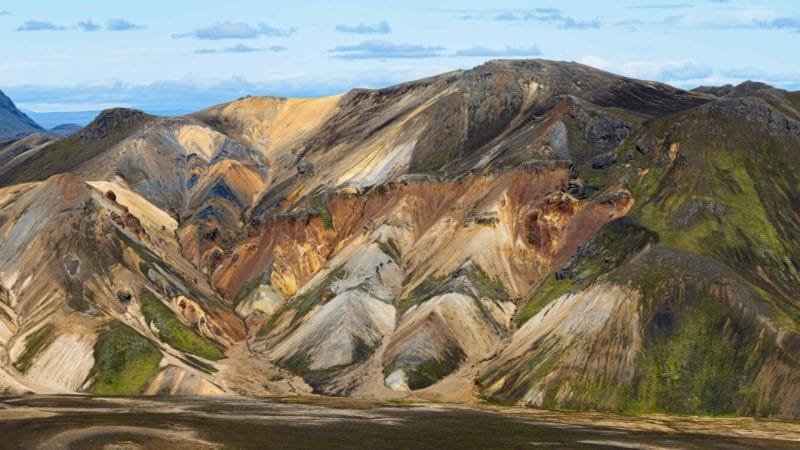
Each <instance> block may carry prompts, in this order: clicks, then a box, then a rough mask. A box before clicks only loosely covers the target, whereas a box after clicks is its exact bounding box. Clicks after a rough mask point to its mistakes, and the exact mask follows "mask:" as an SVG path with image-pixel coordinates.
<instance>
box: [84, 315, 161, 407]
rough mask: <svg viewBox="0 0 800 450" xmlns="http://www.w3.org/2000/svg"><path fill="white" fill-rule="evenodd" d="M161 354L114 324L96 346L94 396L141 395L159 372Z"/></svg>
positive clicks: (132, 333)
mask: <svg viewBox="0 0 800 450" xmlns="http://www.w3.org/2000/svg"><path fill="white" fill-rule="evenodd" d="M161 358H162V355H161V352H160V351H159V350H158V349H157V348H156V347H155V345H153V344H152V343H151V342H150V341H148V340H147V339H146V338H144V337H143V336H141V335H140V334H138V333H137V332H136V331H134V330H133V329H131V328H130V327H128V326H127V325H123V324H122V323H119V322H115V323H114V324H113V325H112V326H111V329H110V330H109V331H108V332H106V333H105V334H103V335H102V336H101V337H100V340H98V342H97V344H95V347H94V361H95V362H94V367H93V368H92V371H91V375H90V376H91V377H92V378H93V379H94V383H93V384H92V387H91V388H90V392H91V393H92V394H94V395H139V394H141V393H142V391H144V388H145V387H146V386H147V382H148V381H149V380H150V378H152V377H153V375H155V374H156V372H157V371H158V365H159V363H160V362H161Z"/></svg>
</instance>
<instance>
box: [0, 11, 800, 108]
mask: <svg viewBox="0 0 800 450" xmlns="http://www.w3.org/2000/svg"><path fill="white" fill-rule="evenodd" d="M799 56H800V1H797V0H644V1H634V0H617V1H615V0H607V1H589V0H575V1H567V0H559V1H555V0H550V1H510V0H491V1H487V0H482V1H475V0H458V1H434V0H426V1H421V0H403V1H400V2H393V1H383V2H376V1H374V0H373V1H362V0H336V1H307V0H304V1H286V0H282V1H263V0H262V1H255V0H226V1H220V0H212V1H209V0H193V1H182V0H179V1H172V0H170V1H167V0H158V1H156V0H138V1H136V2H117V1H108V0H103V1H80V0H73V1H69V2H65V1H63V0H39V1H37V0H0V90H3V91H4V92H6V94H8V95H9V96H10V97H11V98H12V99H13V100H14V101H15V102H16V103H17V104H18V105H19V106H21V107H23V108H26V109H28V110H33V111H40V112H52V111H85V110H99V109H103V108H107V107H112V106H126V107H136V108H142V109H145V110H148V111H153V112H156V111H163V110H185V111H189V110H198V109H202V108H204V107H207V106H210V105H213V104H216V103H221V102H224V101H229V100H232V99H235V98H238V97H240V96H244V95H278V96H289V97H316V96H323V95H332V94H336V93H340V92H345V91H348V90H350V89H352V88H356V87H368V88H377V87H384V86H389V85H392V84H396V83H399V82H403V81H409V80H413V79H417V78H421V77H425V76H429V75H435V74H438V73H442V72H447V71H450V70H455V69H468V68H471V67H474V66H476V65H479V64H481V63H483V62H485V61H487V60H490V59H496V58H545V59H553V60H565V61H577V62H581V63H585V64H589V65H591V66H594V67H598V68H601V69H605V70H608V71H611V72H615V73H619V74H623V75H627V76H631V77H637V78H644V79H651V80H656V81H662V82H666V83H670V84H672V85H675V86H678V87H683V88H690V87H695V86H698V85H720V84H725V83H738V82H741V81H744V80H747V79H753V80H759V81H764V82H767V83H770V84H772V85H775V86H778V87H782V88H786V89H792V90H798V89H800V57H799Z"/></svg>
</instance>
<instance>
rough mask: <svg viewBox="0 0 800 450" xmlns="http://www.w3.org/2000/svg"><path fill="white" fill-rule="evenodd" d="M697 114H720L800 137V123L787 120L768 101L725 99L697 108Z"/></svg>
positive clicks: (758, 99)
mask: <svg viewBox="0 0 800 450" xmlns="http://www.w3.org/2000/svg"><path fill="white" fill-rule="evenodd" d="M696 114H718V115H720V116H721V117H723V118H728V119H739V120H745V121H747V122H750V123H756V124H759V125H762V126H766V127H768V128H769V130H770V131H772V132H777V131H780V132H788V133H790V134H793V135H795V136H800V123H797V122H795V121H794V120H791V119H789V118H787V117H786V116H785V115H783V114H782V113H781V112H779V111H778V110H776V109H775V108H773V107H772V106H771V105H770V104H769V103H767V102H766V101H764V100H762V99H760V98H757V97H741V98H724V99H720V100H716V101H713V102H710V103H706V104H705V105H702V106H701V107H699V108H697V110H696Z"/></svg>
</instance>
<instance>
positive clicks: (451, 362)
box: [390, 345, 466, 390]
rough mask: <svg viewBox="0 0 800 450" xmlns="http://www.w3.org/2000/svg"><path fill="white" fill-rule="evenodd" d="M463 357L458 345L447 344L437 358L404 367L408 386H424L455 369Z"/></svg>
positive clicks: (413, 387)
mask: <svg viewBox="0 0 800 450" xmlns="http://www.w3.org/2000/svg"><path fill="white" fill-rule="evenodd" d="M464 359H466V355H465V354H464V351H463V350H461V348H460V347H458V346H456V345H448V346H447V347H446V348H445V349H444V351H443V352H442V354H441V355H440V356H439V357H438V358H431V359H429V360H427V361H425V362H424V363H422V364H420V365H418V366H416V367H413V368H409V369H406V376H408V387H409V388H411V389H412V390H416V389H423V388H426V387H428V386H430V385H432V384H434V383H436V382H437V381H439V380H441V379H442V378H444V377H445V376H447V375H449V374H451V373H453V372H454V371H455V370H457V369H458V366H460V365H461V363H462V362H463V361H464ZM391 372H392V371H390V373H391Z"/></svg>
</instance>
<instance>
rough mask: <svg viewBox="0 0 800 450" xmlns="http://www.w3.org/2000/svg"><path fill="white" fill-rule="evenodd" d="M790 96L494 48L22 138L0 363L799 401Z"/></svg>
mask: <svg viewBox="0 0 800 450" xmlns="http://www.w3.org/2000/svg"><path fill="white" fill-rule="evenodd" d="M723 92H724V94H723V95H714V93H717V94H722V93H723ZM797 101H798V97H797V93H791V92H787V91H782V90H779V89H774V88H771V87H768V86H763V85H758V84H754V83H745V84H742V85H740V86H737V87H730V88H727V87H723V88H721V89H709V88H703V89H700V91H699V92H690V91H683V90H680V89H676V88H673V87H671V86H667V85H663V84H660V83H654V82H648V81H641V80H633V79H630V78H626V77H620V76H616V75H613V74H609V73H607V72H603V71H599V70H597V69H592V68H589V67H588V66H583V65H580V64H577V63H559V62H552V61H542V60H523V61H520V60H498V61H492V62H489V63H487V64H484V65H481V66H478V67H476V68H474V69H472V70H469V71H456V72H450V73H447V74H443V75H440V76H435V77H429V78H425V79H423V80H417V81H414V82H408V83H403V84H401V85H398V86H393V87H389V88H386V89H378V90H362V89H359V90H353V91H351V92H349V93H347V94H344V95H341V96H333V97H326V98H319V99H289V98H283V97H251V98H243V99H240V100H237V101H233V102H229V103H225V104H221V105H217V106H213V107H210V108H208V109H206V110H203V111H200V112H197V113H193V114H190V115H187V116H183V117H170V118H165V117H155V116H149V115H146V114H144V113H142V112H139V111H135V110H127V109H116V110H109V111H105V112H104V113H102V114H101V115H100V116H99V117H98V119H96V120H95V121H94V122H93V123H92V124H90V125H89V126H87V127H86V128H85V129H84V130H82V131H81V132H79V133H77V134H75V135H72V136H70V137H67V138H61V139H56V138H44V137H38V138H37V137H34V136H31V137H29V138H26V139H27V140H21V141H18V142H16V143H15V144H14V146H13V147H11V146H8V145H6V146H3V147H0V186H4V187H2V188H0V233H2V235H3V236H5V237H6V238H5V240H4V241H3V243H2V244H0V286H2V290H0V306H2V308H3V309H2V310H3V311H4V312H5V315H3V314H0V344H3V345H2V347H3V348H4V349H6V354H5V355H2V357H0V361H3V362H4V363H3V364H5V365H3V364H0V366H2V370H3V373H4V374H5V375H3V377H0V382H2V383H3V385H4V386H6V388H7V389H11V390H13V389H17V388H15V387H14V386H18V384H20V383H21V384H23V385H24V384H25V383H30V384H29V386H30V387H29V388H28V389H32V390H39V389H38V388H37V386H39V384H41V382H42V380H47V379H48V373H50V372H51V371H52V369H53V368H54V367H60V366H59V365H60V364H63V362H59V360H58V359H57V358H56V359H54V357H53V356H52V355H51V353H53V352H54V351H55V350H48V349H56V348H60V349H69V351H70V352H72V353H70V354H73V355H75V360H76V361H83V362H82V363H81V364H82V365H81V366H80V368H75V369H74V370H72V369H70V370H67V372H68V373H72V374H73V375H72V376H71V378H70V379H69V380H65V381H63V382H59V383H53V382H52V381H51V382H50V386H51V389H54V390H55V391H58V392H96V393H97V392H105V393H115V392H117V389H121V386H119V385H115V384H114V383H113V382H112V381H113V379H114V376H115V375H114V372H113V370H112V368H113V367H116V366H115V365H114V364H118V363H119V362H120V361H121V362H129V363H130V364H131V366H130V367H128V369H126V371H127V373H131V374H134V375H135V376H136V377H137V378H136V379H137V380H139V381H137V383H136V384H134V386H135V387H136V389H135V391H136V392H134V393H148V394H152V393H173V394H176V393H178V394H188V395H192V394H204V393H211V392H217V393H229V394H230V393H238V394H246V395H292V394H306V393H311V392H314V393H317V394H326V395H345V396H354V397H369V398H386V399H390V398H412V399H423V400H434V401H462V402H474V401H480V400H481V399H484V400H490V401H499V402H509V403H516V404H522V405H529V406H534V407H545V408H556V409H559V408H568V409H600V410H609V411H616V412H623V413H629V414H640V413H653V412H668V413H680V414H711V415H719V414H739V415H767V416H776V417H789V418H796V417H800V409H798V408H797V406H796V405H797V404H798V400H800V394H798V392H797V391H796V388H795V384H794V383H793V382H792V381H791V380H793V379H795V377H796V376H797V375H798V374H799V373H800V347H798V343H800V310H798V308H799V307H800V304H798V299H797V298H796V296H794V295H793V292H797V289H798V288H800V261H798V259H797V255H799V254H800V248H798V246H797V242H800V235H798V231H797V230H798V229H800V227H798V226H797V225H798V222H800V218H799V217H797V215H796V214H795V213H793V211H795V210H796V209H797V208H800V203H798V201H799V200H798V197H797V195H796V194H795V193H796V192H797V188H798V186H800V181H798V176H797V174H796V170H793V168H796V167H798V166H799V165H800V160H798V152H797V151H796V150H797V148H798V147H800V132H798V130H800V128H798V116H797V114H796V106H795V105H796V104H797ZM64 171H67V172H70V173H71V175H59V174H60V173H61V172H64ZM43 179H46V181H43ZM51 190H55V192H50V191H51ZM45 191H47V192H49V193H48V194H46V195H45V194H39V192H45ZM37 196H45V197H47V198H51V199H52V201H53V202H55V203H57V204H58V205H59V206H56V205H55V204H49V203H41V202H38V203H37V200H36V197H37ZM76 202H77V203H76ZM71 204H74V206H73V207H72V208H71V209H70V208H66V209H64V210H63V211H61V212H59V214H63V216H56V217H49V215H48V214H50V215H52V214H53V211H55V210H59V208H61V205H63V206H64V207H66V206H67V205H71ZM78 204H80V205H78ZM78 206H80V207H78ZM59 211H60V210H59ZM70 211H72V212H70ZM79 211H80V214H78V212H79ZM60 223H64V224H71V225H64V226H63V227H61V228H60V226H61V225H58V224H60ZM42 230H49V231H47V233H48V234H49V236H52V237H54V239H51V241H47V240H43V239H39V238H38V237H37V236H39V235H40V234H42V233H43V231H42ZM59 236H64V237H63V238H60V237H59ZM55 237H59V238H58V239H55ZM54 242H63V244H55V243H54ZM51 253H52V254H51ZM4 255H5V256H4ZM20 261H23V262H28V261H30V263H29V264H27V263H26V264H22V263H21V262H20ZM34 266H38V267H39V268H40V270H41V271H42V273H43V274H44V275H42V276H39V277H34V276H33V275H34V274H33V273H32V272H31V270H32V269H31V267H34ZM48 290H49V291H52V292H53V293H52V294H50V295H49V296H47V298H46V300H42V299H41V296H40V295H39V293H40V292H46V291H48ZM37 302H38V303H37ZM37 304H41V306H40V307H39V308H40V311H45V310H47V311H56V309H57V308H56V306H57V305H64V306H63V308H62V309H61V310H59V312H52V313H49V314H50V315H48V314H43V313H41V312H36V311H37V310H36V305H37ZM20 305H32V306H30V307H26V308H22V307H21V306H20ZM48 308H49V309H48ZM76 317H80V318H81V319H80V320H81V321H82V322H81V324H80V325H79V324H75V325H72V326H73V328H72V329H70V327H69V326H66V327H62V326H61V325H58V324H59V323H62V322H63V323H67V324H72V323H73V322H74V320H75V318H76ZM59 321H61V322H59ZM42 330H44V331H42ZM107 342H117V343H120V345H119V346H118V347H114V348H117V349H118V351H117V352H116V353H115V352H112V351H111V350H110V348H111V347H109V346H108V345H105V344H104V343H107ZM54 346H55V347H54ZM42 348H43V349H42ZM223 356H224V357H223ZM113 361H117V362H118V363H114V364H112V362H113ZM20 368H21V369H20ZM22 369H24V370H22ZM6 379H8V381H3V380H6ZM78 379H80V382H79V381H77V380H78ZM109 380H112V381H109ZM37 383H38V384H37ZM117 393H118V392H117Z"/></svg>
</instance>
